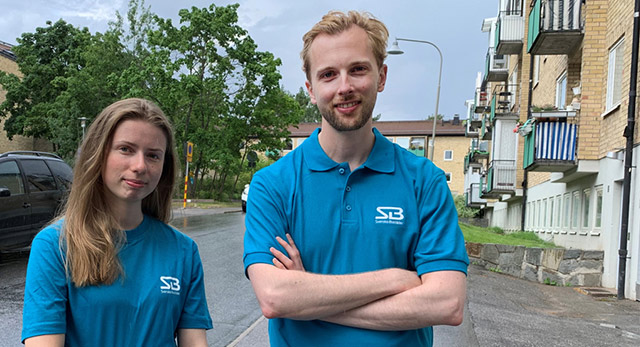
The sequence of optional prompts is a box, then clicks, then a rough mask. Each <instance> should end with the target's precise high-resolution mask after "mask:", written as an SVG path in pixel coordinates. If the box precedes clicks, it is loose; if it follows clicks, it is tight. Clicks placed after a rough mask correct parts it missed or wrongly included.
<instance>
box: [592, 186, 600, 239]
mask: <svg viewBox="0 0 640 347" xmlns="http://www.w3.org/2000/svg"><path fill="white" fill-rule="evenodd" d="M595 208H596V213H595V221H594V223H593V227H594V229H601V228H602V186H600V187H596V201H595Z"/></svg>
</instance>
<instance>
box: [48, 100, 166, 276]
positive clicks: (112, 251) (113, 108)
mask: <svg viewBox="0 0 640 347" xmlns="http://www.w3.org/2000/svg"><path fill="white" fill-rule="evenodd" d="M125 120H143V121H146V122H149V123H150V124H152V125H155V126H157V127H158V128H160V129H161V130H162V131H163V133H164V135H165V137H166V139H167V148H166V150H165V157H164V165H163V168H162V175H161V177H160V181H159V182H158V186H157V187H156V189H154V190H153V192H152V193H151V194H149V195H148V196H146V197H145V198H144V199H143V200H142V212H143V213H144V214H147V215H150V216H152V217H155V218H157V219H159V220H161V221H163V222H165V223H166V222H168V221H169V219H170V218H171V194H172V191H173V185H174V183H175V176H176V152H175V148H174V139H173V129H172V127H171V124H170V123H169V120H168V119H167V117H166V116H165V115H164V113H163V112H162V110H160V108H159V107H158V106H156V105H155V104H154V103H152V102H150V101H148V100H144V99H125V100H120V101H117V102H115V103H113V104H111V105H109V106H107V108H105V109H104V110H103V111H102V112H101V113H100V114H99V115H98V116H97V117H96V119H95V120H94V121H93V122H92V124H91V126H90V127H89V130H88V131H87V134H86V136H85V138H84V141H83V142H82V146H81V147H80V150H79V155H78V157H77V159H76V164H75V167H74V169H73V184H72V187H71V192H70V194H69V198H68V199H67V203H66V204H65V207H64V209H63V211H62V215H63V216H64V222H63V227H62V228H63V232H62V233H61V239H60V241H61V246H62V247H63V248H64V249H65V250H66V269H67V273H68V274H69V275H70V276H71V280H72V281H73V282H74V284H75V285H76V286H78V287H82V286H86V285H97V284H112V283H113V282H114V281H115V280H116V279H117V278H118V277H119V276H120V275H123V269H122V264H121V263H120V259H119V258H118V251H119V249H120V247H121V245H122V243H123V242H124V241H125V234H124V232H123V230H122V228H121V227H120V226H119V225H118V222H117V220H116V218H115V216H114V215H113V212H112V211H111V208H110V206H109V205H108V204H107V200H106V198H105V189H106V188H105V185H104V182H103V180H102V175H101V173H102V170H103V166H104V165H105V163H106V159H107V151H108V148H109V146H110V144H111V140H112V139H113V134H114V132H115V131H116V128H117V127H118V125H120V124H121V123H122V122H123V121H125Z"/></svg>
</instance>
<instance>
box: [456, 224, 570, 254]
mask: <svg viewBox="0 0 640 347" xmlns="http://www.w3.org/2000/svg"><path fill="white" fill-rule="evenodd" d="M460 229H462V234H463V235H464V239H465V241H467V242H475V243H495V244H501V245H513V246H525V247H539V248H556V247H557V246H556V245H555V244H553V243H552V242H546V241H543V240H541V239H540V238H539V237H538V235H536V234H534V233H533V232H515V233H508V234H507V233H505V232H504V231H502V229H500V228H481V227H476V226H473V225H469V224H464V223H460Z"/></svg>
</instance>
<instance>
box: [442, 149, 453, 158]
mask: <svg viewBox="0 0 640 347" xmlns="http://www.w3.org/2000/svg"><path fill="white" fill-rule="evenodd" d="M444 160H453V151H452V150H446V151H444Z"/></svg>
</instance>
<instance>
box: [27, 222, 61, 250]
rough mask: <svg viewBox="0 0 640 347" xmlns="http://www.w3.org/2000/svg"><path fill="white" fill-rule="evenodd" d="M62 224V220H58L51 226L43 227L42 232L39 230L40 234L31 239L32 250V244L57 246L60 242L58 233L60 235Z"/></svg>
mask: <svg viewBox="0 0 640 347" xmlns="http://www.w3.org/2000/svg"><path fill="white" fill-rule="evenodd" d="M63 223H64V219H58V220H56V221H54V222H52V223H51V224H49V225H47V226H46V227H44V228H43V229H42V230H40V232H38V234H36V237H35V238H34V239H33V242H32V243H31V244H32V248H33V244H34V243H36V244H39V243H44V244H56V245H58V243H59V240H60V233H62V226H63Z"/></svg>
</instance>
